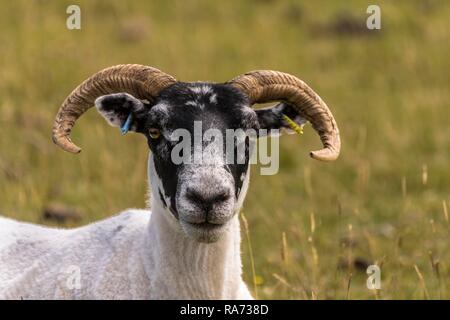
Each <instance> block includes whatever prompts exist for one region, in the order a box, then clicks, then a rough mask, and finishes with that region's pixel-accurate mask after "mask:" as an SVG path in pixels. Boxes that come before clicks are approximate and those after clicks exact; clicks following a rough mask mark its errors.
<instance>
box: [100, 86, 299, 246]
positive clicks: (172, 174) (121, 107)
mask: <svg viewBox="0 0 450 320" xmlns="http://www.w3.org/2000/svg"><path fill="white" fill-rule="evenodd" d="M95 104H96V107H97V109H98V111H99V112H100V113H101V114H102V115H103V116H104V117H105V119H106V120H107V121H108V122H109V123H110V124H111V125H113V126H118V127H123V126H124V124H125V123H126V121H127V119H129V116H130V114H131V115H132V117H131V122H130V120H129V124H130V128H129V129H130V131H135V132H139V133H141V134H143V135H145V136H146V138H147V142H148V146H149V149H150V150H151V152H152V155H151V156H150V158H149V175H150V177H151V180H152V182H151V184H152V194H153V197H154V198H155V197H156V199H153V201H159V202H160V204H161V206H162V207H163V208H165V209H166V212H167V214H169V215H172V216H173V217H174V218H175V219H176V220H177V221H178V222H179V223H180V225H181V228H182V230H183V231H184V232H185V233H186V234H187V235H188V236H189V237H191V238H193V239H195V240H197V241H201V242H214V241H217V240H218V239H219V238H220V236H221V235H222V234H223V233H224V231H225V230H226V229H227V226H228V224H229V222H230V220H231V219H232V218H233V216H234V215H235V214H236V213H237V212H238V210H239V209H240V206H241V205H242V202H243V199H244V197H245V193H246V190H247V186H248V172H249V158H250V141H249V138H248V137H247V138H246V139H243V140H242V139H233V140H232V141H233V142H232V147H231V149H234V150H230V148H228V146H229V143H228V144H227V141H226V139H227V138H226V137H227V131H229V129H234V130H239V129H241V130H242V131H246V130H252V129H253V130H255V131H256V132H258V130H259V129H260V128H266V129H281V128H287V127H288V124H286V123H285V122H284V121H285V120H283V117H282V115H283V114H285V115H287V116H289V117H290V118H291V119H293V120H294V121H296V122H298V123H302V122H303V119H301V118H300V117H299V116H298V114H297V113H296V112H295V111H294V109H293V108H292V107H290V106H289V105H287V104H284V103H281V104H278V105H276V106H274V107H271V108H266V109H258V110H253V109H252V108H251V106H250V105H249V101H248V98H247V97H246V96H245V95H244V94H242V93H241V92H240V91H238V90H237V89H235V88H233V87H232V86H229V85H226V84H209V83H182V82H179V83H176V84H174V85H172V86H170V87H168V88H166V89H165V90H163V91H162V92H161V93H160V95H159V96H158V97H157V98H156V99H155V102H154V103H153V104H151V105H150V104H148V103H147V104H146V103H145V102H144V101H140V100H138V99H136V98H135V97H133V96H131V95H129V94H126V93H117V94H111V95H106V96H103V97H100V98H98V99H97V100H96V102H95ZM180 130H182V132H183V133H185V134H183V135H182V136H180V135H179V134H178V133H179V132H180ZM211 132H212V133H213V135H208V134H210V133H211ZM199 133H200V135H201V137H200V139H197V138H198V135H199ZM186 140H187V141H186ZM181 143H182V144H181ZM180 145H184V146H186V145H188V146H189V148H187V149H186V148H184V149H179V148H178V147H177V146H180ZM223 146H227V147H226V148H224V147H223ZM238 150H240V151H242V150H244V152H243V153H242V152H241V153H239V152H238ZM175 151H177V152H175ZM230 151H232V152H233V153H232V154H233V157H234V158H233V159H234V160H235V161H229V152H230ZM186 152H187V153H190V154H189V155H188V156H190V157H187V158H186V156H187V155H186V154H185V153H186ZM174 154H176V155H178V156H180V157H183V159H190V161H181V162H180V161H178V160H175V159H174ZM238 155H239V156H241V157H242V158H240V159H239V160H238V159H237V157H238ZM199 157H200V158H199ZM155 180H156V181H155Z"/></svg>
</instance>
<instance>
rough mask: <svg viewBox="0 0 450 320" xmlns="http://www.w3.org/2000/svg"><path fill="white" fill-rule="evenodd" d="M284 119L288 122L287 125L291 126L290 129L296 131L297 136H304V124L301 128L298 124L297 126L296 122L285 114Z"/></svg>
mask: <svg viewBox="0 0 450 320" xmlns="http://www.w3.org/2000/svg"><path fill="white" fill-rule="evenodd" d="M283 119H284V120H286V122H287V124H288V125H289V127H290V128H291V129H292V130H294V131H295V133H297V134H303V124H302V125H301V126H299V125H298V124H296V123H295V122H294V120H292V119H291V118H289V117H288V116H287V115H285V114H283Z"/></svg>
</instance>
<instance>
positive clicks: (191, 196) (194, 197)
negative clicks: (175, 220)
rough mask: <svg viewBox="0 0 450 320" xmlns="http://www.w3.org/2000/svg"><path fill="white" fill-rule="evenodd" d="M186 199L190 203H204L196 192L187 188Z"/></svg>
mask: <svg viewBox="0 0 450 320" xmlns="http://www.w3.org/2000/svg"><path fill="white" fill-rule="evenodd" d="M186 198H188V199H189V200H190V201H192V202H204V201H205V198H204V197H203V196H202V195H201V194H200V193H199V192H198V191H196V190H194V189H190V188H188V189H187V190H186Z"/></svg>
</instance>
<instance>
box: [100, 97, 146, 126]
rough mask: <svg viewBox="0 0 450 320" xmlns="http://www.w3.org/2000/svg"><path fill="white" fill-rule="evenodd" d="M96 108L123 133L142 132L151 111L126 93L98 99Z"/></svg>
mask: <svg viewBox="0 0 450 320" xmlns="http://www.w3.org/2000/svg"><path fill="white" fill-rule="evenodd" d="M95 107H96V108H97V111H98V112H99V113H100V114H101V115H102V116H103V117H104V118H105V119H106V121H107V122H108V123H109V124H110V125H111V126H113V127H120V128H121V130H122V133H126V132H128V131H135V132H138V131H140V129H141V128H142V127H143V125H144V123H145V119H146V114H147V111H148V110H149V109H148V106H147V105H146V104H144V103H143V102H142V101H141V100H139V99H137V98H135V97H133V96H132V95H130V94H128V93H125V92H123V93H114V94H108V95H105V96H101V97H98V98H97V99H96V100H95ZM124 128H125V129H126V130H124Z"/></svg>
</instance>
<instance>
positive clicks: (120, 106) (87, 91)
mask: <svg viewBox="0 0 450 320" xmlns="http://www.w3.org/2000/svg"><path fill="white" fill-rule="evenodd" d="M271 101H281V102H280V103H278V104H276V105H274V106H271V107H267V108H263V109H253V108H252V106H253V105H254V104H257V103H265V102H271ZM93 105H95V106H96V108H97V110H98V111H99V112H100V114H102V115H103V117H105V118H106V120H107V121H108V122H109V123H110V124H111V125H113V126H117V127H120V128H121V129H122V130H124V131H127V130H130V131H134V132H138V133H140V134H143V135H144V136H145V137H146V138H147V143H148V147H149V150H150V151H151V153H150V156H149V158H148V178H149V183H150V182H151V183H150V190H151V196H150V197H151V205H150V207H151V212H150V211H147V210H135V209H131V210H126V211H124V212H122V213H120V214H118V215H116V216H114V217H111V218H108V219H106V220H103V221H100V222H97V223H93V224H90V225H87V226H84V227H80V228H76V229H67V230H66V229H54V228H48V227H41V226H36V225H32V224H27V223H22V222H17V221H14V220H10V219H6V218H0V298H8V299H34V298H37V299H42V298H46V299H77V298H79V299H90V298H93V299H165V298H171V299H174V298H175V299H251V298H252V297H251V295H250V292H249V290H248V289H247V286H246V285H245V283H244V282H243V280H242V265H241V257H240V242H241V241H240V229H239V218H238V214H237V213H238V212H239V210H240V208H241V206H242V203H243V201H244V198H245V195H246V192H247V187H248V183H249V167H250V166H249V156H250V153H251V152H249V151H248V149H249V148H246V152H245V155H244V160H245V161H243V163H239V164H238V163H233V162H230V163H229V162H228V161H225V158H226V157H225V155H224V154H223V153H220V152H215V151H211V150H215V149H214V148H212V149H211V148H203V149H200V150H202V151H201V152H202V154H201V155H202V159H204V161H202V162H187V163H175V162H174V161H173V160H172V157H171V151H173V148H174V147H175V146H176V144H177V143H178V142H179V140H177V139H174V137H173V135H174V131H175V130H176V129H183V130H185V131H188V132H193V130H194V122H195V121H200V122H201V123H202V125H203V130H207V129H215V130H218V131H220V132H224V131H225V130H228V129H255V130H260V129H283V128H284V129H286V130H289V129H290V128H292V123H291V121H294V122H296V123H302V122H303V121H305V119H306V120H308V121H309V122H310V123H311V124H312V126H313V128H314V129H315V130H316V131H317V132H318V134H319V136H320V139H321V141H322V143H323V146H324V147H323V149H321V150H319V151H314V152H311V156H312V157H313V158H314V159H318V160H324V161H332V160H335V159H336V158H337V157H338V155H339V151H340V139H339V131H338V128H337V125H336V122H335V120H334V117H333V116H332V114H331V112H330V110H329V109H328V107H327V106H326V104H325V103H324V102H323V101H322V99H321V98H320V97H319V96H318V95H317V94H316V93H315V92H314V91H313V90H312V89H311V88H309V87H308V86H307V85H306V84H305V83H304V82H303V81H301V80H299V79H298V78H296V77H294V76H292V75H289V74H286V73H282V72H277V71H267V70H262V71H253V72H250V73H247V74H244V75H241V76H238V77H236V78H234V79H233V80H231V81H229V82H226V83H221V84H218V83H204V82H194V83H186V82H179V81H177V80H175V79H174V78H173V77H172V76H170V75H167V74H165V73H163V72H161V71H159V70H157V69H155V68H152V67H148V66H142V65H118V66H113V67H110V68H107V69H104V70H102V71H100V72H98V73H96V74H94V75H93V76H91V77H90V78H89V79H87V80H86V81H84V82H83V83H82V84H81V85H80V86H78V87H77V88H76V89H75V90H74V91H73V92H72V93H71V94H70V95H69V96H68V97H67V98H66V99H65V101H64V103H63V104H62V106H61V108H60V109H59V111H58V113H57V116H56V119H55V123H54V127H53V141H54V142H55V143H56V144H57V145H58V146H60V147H61V148H62V149H64V150H66V151H68V152H71V153H78V152H80V151H81V149H80V148H79V147H78V146H76V145H75V144H74V143H73V142H72V141H71V139H70V133H71V130H72V127H73V126H74V124H75V121H76V120H77V119H78V118H79V117H80V116H81V115H82V114H83V113H84V112H85V111H86V110H88V109H89V108H90V107H92V106H93ZM286 116H287V117H286ZM288 119H291V120H288ZM91 139H93V140H95V139H96V138H95V136H93V137H92V138H91ZM243 141H244V143H245V146H246V147H248V142H249V140H248V139H244V140H243ZM208 143H211V141H209V142H208V141H202V142H201V144H204V145H205V146H206V145H208ZM235 143H236V145H235V147H237V143H238V142H235ZM195 150H197V148H195V147H192V149H191V151H192V152H195ZM133 165H139V164H133ZM67 169H68V170H70V168H67Z"/></svg>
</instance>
